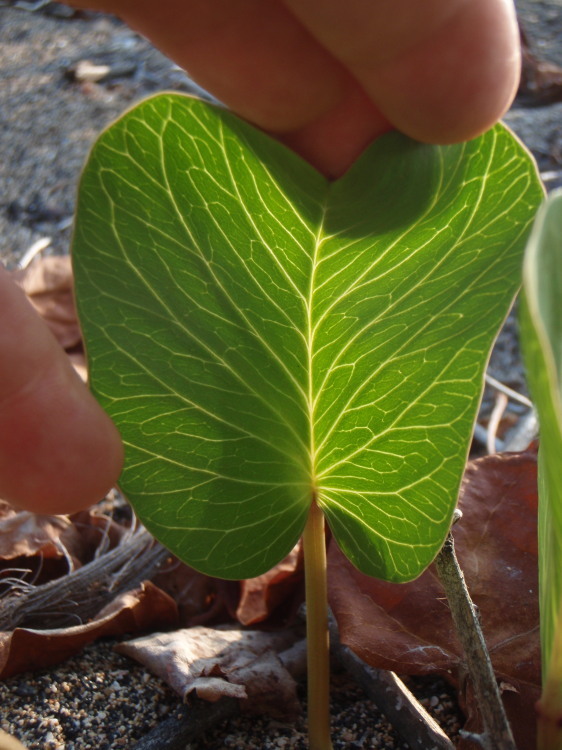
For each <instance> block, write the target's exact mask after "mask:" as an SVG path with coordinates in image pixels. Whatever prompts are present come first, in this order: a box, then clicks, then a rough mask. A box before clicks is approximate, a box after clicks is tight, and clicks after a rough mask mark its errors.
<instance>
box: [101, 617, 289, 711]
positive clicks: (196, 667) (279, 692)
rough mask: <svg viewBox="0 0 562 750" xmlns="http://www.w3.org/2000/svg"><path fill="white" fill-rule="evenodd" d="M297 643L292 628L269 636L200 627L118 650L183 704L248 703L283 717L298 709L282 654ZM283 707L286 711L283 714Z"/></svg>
mask: <svg viewBox="0 0 562 750" xmlns="http://www.w3.org/2000/svg"><path fill="white" fill-rule="evenodd" d="M294 641H295V633H294V631H292V630H289V629H287V630H284V631H278V632H275V633H265V632H260V631H255V630H246V631H244V630H239V629H235V628H227V627H219V628H207V627H203V626H198V627H194V628H185V629H182V630H176V631H175V632H173V633H155V634H153V635H150V636H146V637H145V638H137V639H135V640H133V641H127V642H125V643H120V644H118V645H117V646H116V651H118V652H119V653H121V654H125V655H127V656H130V657H131V658H133V659H135V660H136V661H139V662H141V664H144V665H145V666H146V667H148V669H150V670H151V671H152V672H154V674H156V675H158V676H159V677H161V678H162V679H163V680H165V681H166V682H167V683H168V684H169V685H170V686H171V687H172V688H173V689H174V690H175V691H176V692H177V693H179V695H181V696H182V698H183V700H187V699H188V697H189V695H190V694H191V693H195V694H196V695H197V696H198V697H199V698H202V699H204V700H207V701H212V702H214V701H217V700H219V699H220V698H223V697H226V696H228V697H233V698H239V699H244V701H243V704H242V708H243V709H244V710H246V711H251V712H255V713H263V712H267V713H269V714H271V715H274V716H280V715H281V716H283V718H285V719H286V718H287V717H288V716H289V717H290V716H291V715H294V714H295V713H296V712H298V710H299V702H298V699H297V695H296V683H295V681H294V679H293V677H292V676H291V675H290V674H289V672H288V671H287V669H286V668H285V666H284V665H283V663H282V661H281V659H280V658H279V655H278V654H279V653H280V652H282V651H284V650H286V649H289V648H290V647H291V646H292V645H293V644H294ZM280 708H281V713H280Z"/></svg>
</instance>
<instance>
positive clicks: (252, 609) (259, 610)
mask: <svg viewBox="0 0 562 750" xmlns="http://www.w3.org/2000/svg"><path fill="white" fill-rule="evenodd" d="M302 578H303V559H302V545H301V543H300V542H299V543H298V544H297V545H296V546H295V548H294V549H293V550H291V552H289V554H288V555H287V557H285V558H284V559H283V560H281V562H280V563H278V564H277V565H276V566H275V567H274V568H272V569H271V570H270V571H268V572H267V573H264V574H263V575H261V576H257V577H256V578H249V579H247V580H245V581H241V582H240V601H239V603H238V607H237V608H236V619H237V620H238V622H240V623H241V624H242V625H255V624H257V623H259V622H263V621H264V620H267V619H268V618H269V617H270V616H271V614H272V613H273V612H274V610H275V609H276V608H277V607H278V606H279V605H280V604H281V603H283V604H284V611H285V612H287V605H286V602H287V599H288V598H289V597H290V596H291V594H292V593H293V592H294V591H295V588H296V587H298V586H299V584H300V582H301V581H302ZM299 603H300V602H299Z"/></svg>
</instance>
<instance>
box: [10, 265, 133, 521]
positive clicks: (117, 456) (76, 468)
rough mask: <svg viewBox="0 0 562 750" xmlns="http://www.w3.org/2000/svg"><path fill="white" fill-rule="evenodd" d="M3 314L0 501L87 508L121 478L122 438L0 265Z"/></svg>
mask: <svg viewBox="0 0 562 750" xmlns="http://www.w3.org/2000/svg"><path fill="white" fill-rule="evenodd" d="M0 316H1V319H2V326H1V328H0V363H1V364H0V497H2V498H3V499H5V500H8V501H9V502H12V503H13V504H15V505H18V506H23V507H26V508H28V509H29V510H33V511H35V512H38V513H70V512H73V511H75V510H79V509H81V508H84V507H87V506H88V505H92V504H93V503H95V502H97V501H98V500H100V499H101V498H102V497H103V496H104V495H105V493H106V492H107V491H108V490H109V489H110V488H111V487H112V486H113V485H114V484H115V483H116V481H117V478H118V476H119V473H120V470H121V465H122V462H123V448H122V445H121V439H120V437H119V434H118V432H117V430H116V428H115V426H114V425H113V424H112V422H111V420H110V419H109V417H108V416H107V415H106V414H105V412H104V411H103V410H102V409H101V407H100V406H99V405H98V404H97V402H96V401H95V399H94V397H93V396H92V395H91V394H90V392H89V391H88V390H87V388H85V386H84V384H83V383H82V381H81V380H80V379H79V378H78V376H77V375H76V373H75V372H74V370H73V369H72V367H71V365H70V363H69V361H68V358H67V356H66V354H65V353H64V352H63V350H62V349H61V348H60V347H59V345H58V344H57V342H56V341H55V339H54V337H53V336H52V334H51V332H50V331H49V330H48V328H47V326H46V325H45V324H44V323H43V321H42V320H41V319H40V318H39V317H38V316H37V315H36V313H35V312H34V310H33V309H32V307H31V305H30V304H29V302H28V301H27V299H26V297H25V295H24V294H23V292H22V291H21V290H20V289H18V288H17V287H16V286H15V285H14V284H13V283H12V282H11V280H10V278H9V275H8V274H7V272H6V271H4V269H1V268H0Z"/></svg>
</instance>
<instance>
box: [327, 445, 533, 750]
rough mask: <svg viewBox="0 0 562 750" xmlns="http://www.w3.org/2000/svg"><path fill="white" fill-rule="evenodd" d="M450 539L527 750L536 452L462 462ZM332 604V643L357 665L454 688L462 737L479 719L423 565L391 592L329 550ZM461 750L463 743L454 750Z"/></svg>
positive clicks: (435, 586)
mask: <svg viewBox="0 0 562 750" xmlns="http://www.w3.org/2000/svg"><path fill="white" fill-rule="evenodd" d="M459 507H460V508H461V509H462V511H463V517H462V519H461V521H460V522H459V523H458V524H457V525H456V526H455V527H454V531H453V535H454V538H455V546H456V550H457V556H458V558H459V562H460V565H461V567H462V569H463V571H464V575H465V578H466V581H467V584H468V588H469V590H470V593H471V596H472V598H473V600H474V602H475V603H476V605H477V606H478V610H479V612H480V616H481V621H482V627H483V630H484V636H485V638H486V641H487V644H488V648H489V650H490V654H491V658H492V661H493V664H494V669H495V672H496V675H497V677H498V679H499V680H500V681H503V682H505V683H506V684H509V685H510V686H511V687H512V688H513V689H511V690H509V691H505V692H504V701H505V705H506V710H507V711H508V715H509V718H510V721H511V722H512V725H513V729H514V733H515V738H516V741H517V744H518V747H520V748H521V750H530V748H534V747H535V716H534V703H535V700H536V699H537V698H538V697H539V691H540V687H539V685H540V643H539V626H538V622H539V614H538V599H537V565H538V563H537V541H536V534H537V480H536V452H534V451H527V452H524V453H521V454H497V455H495V456H487V457H485V458H481V459H477V460H475V461H471V462H469V465H468V468H467V471H466V474H465V478H464V481H463V486H462V490H461V496H460V500H459ZM328 575H329V590H330V603H331V606H332V610H333V612H334V615H335V617H336V619H337V621H338V626H339V630H340V638H341V640H342V642H343V643H344V644H346V645H348V646H349V647H350V648H351V649H352V650H353V651H354V652H355V653H356V654H357V655H358V656H359V657H360V658H362V659H363V660H364V661H366V662H367V663H368V664H370V665H371V666H374V667H378V668H381V669H390V670H393V671H395V672H398V673H399V674H441V675H443V676H444V677H446V678H448V679H449V680H450V681H451V682H453V684H455V685H456V686H457V687H458V688H459V700H460V703H461V707H462V708H463V710H464V711H465V713H466V715H467V723H466V726H465V728H466V729H467V730H469V731H480V730H481V728H482V727H481V726H480V724H479V715H478V710H477V706H476V702H475V699H474V695H473V692H472V687H471V684H470V679H469V678H468V677H467V674H466V669H465V666H464V659H463V655H462V652H461V647H460V645H459V642H458V640H457V637H456V635H455V632H454V627H453V623H452V619H451V616H450V613H449V608H448V604H447V601H446V599H445V596H444V593H443V590H442V588H441V585H440V583H439V581H438V579H437V577H436V573H435V571H434V569H433V566H431V567H430V568H429V569H428V570H427V571H426V572H425V573H424V574H423V575H422V576H420V578H418V579H417V580H416V581H413V582H411V583H407V584H391V583H386V582H383V581H378V580H376V579H373V578H369V577H368V576H365V575H363V574H361V573H359V571H357V570H356V569H355V568H354V567H353V566H352V565H351V564H350V563H349V562H348V561H347V559H346V558H345V557H344V555H343V554H342V553H341V552H340V550H339V549H338V548H337V546H336V545H335V543H334V542H333V541H332V542H331V544H330V549H329V574H328ZM464 746H466V747H467V748H468V747H469V745H468V744H466V745H465V744H464V741H462V742H461V744H460V745H459V747H464Z"/></svg>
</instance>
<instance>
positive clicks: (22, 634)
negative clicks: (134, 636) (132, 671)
mask: <svg viewBox="0 0 562 750" xmlns="http://www.w3.org/2000/svg"><path fill="white" fill-rule="evenodd" d="M176 625H177V608H176V605H175V603H174V601H173V599H171V598H170V597H169V596H168V595H167V594H165V593H164V592H163V591H161V590H160V589H159V588H158V587H157V586H154V585H153V584H151V583H150V582H145V583H143V584H142V586H140V587H139V588H138V589H136V590H134V591H130V592H127V593H126V594H122V595H121V596H119V597H117V598H116V599H114V601H113V602H112V603H111V604H110V605H109V606H108V607H106V608H105V609H103V610H102V611H101V612H100V613H99V615H98V616H97V617H96V618H94V619H93V620H92V621H91V622H89V623H87V624H85V625H77V626H76V627H71V628H59V629H56V630H32V629H29V628H16V629H15V630H13V631H12V632H10V633H6V632H4V633H0V679H6V678H8V677H12V676H13V675H15V674H19V673H20V672H26V671H30V670H36V669H41V668H43V667H49V666H52V665H54V664H58V663H59V662H61V661H63V660H64V659H68V658H69V657H70V656H72V655H73V654H76V653H77V652H78V651H80V649H82V648H83V647H84V646H86V645H87V644H88V643H91V642H92V641H95V640H96V639H97V638H101V637H103V636H117V635H123V634H124V633H139V632H143V631H144V632H146V631H147V630H150V629H153V628H162V627H166V626H167V627H174V626H176Z"/></svg>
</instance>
